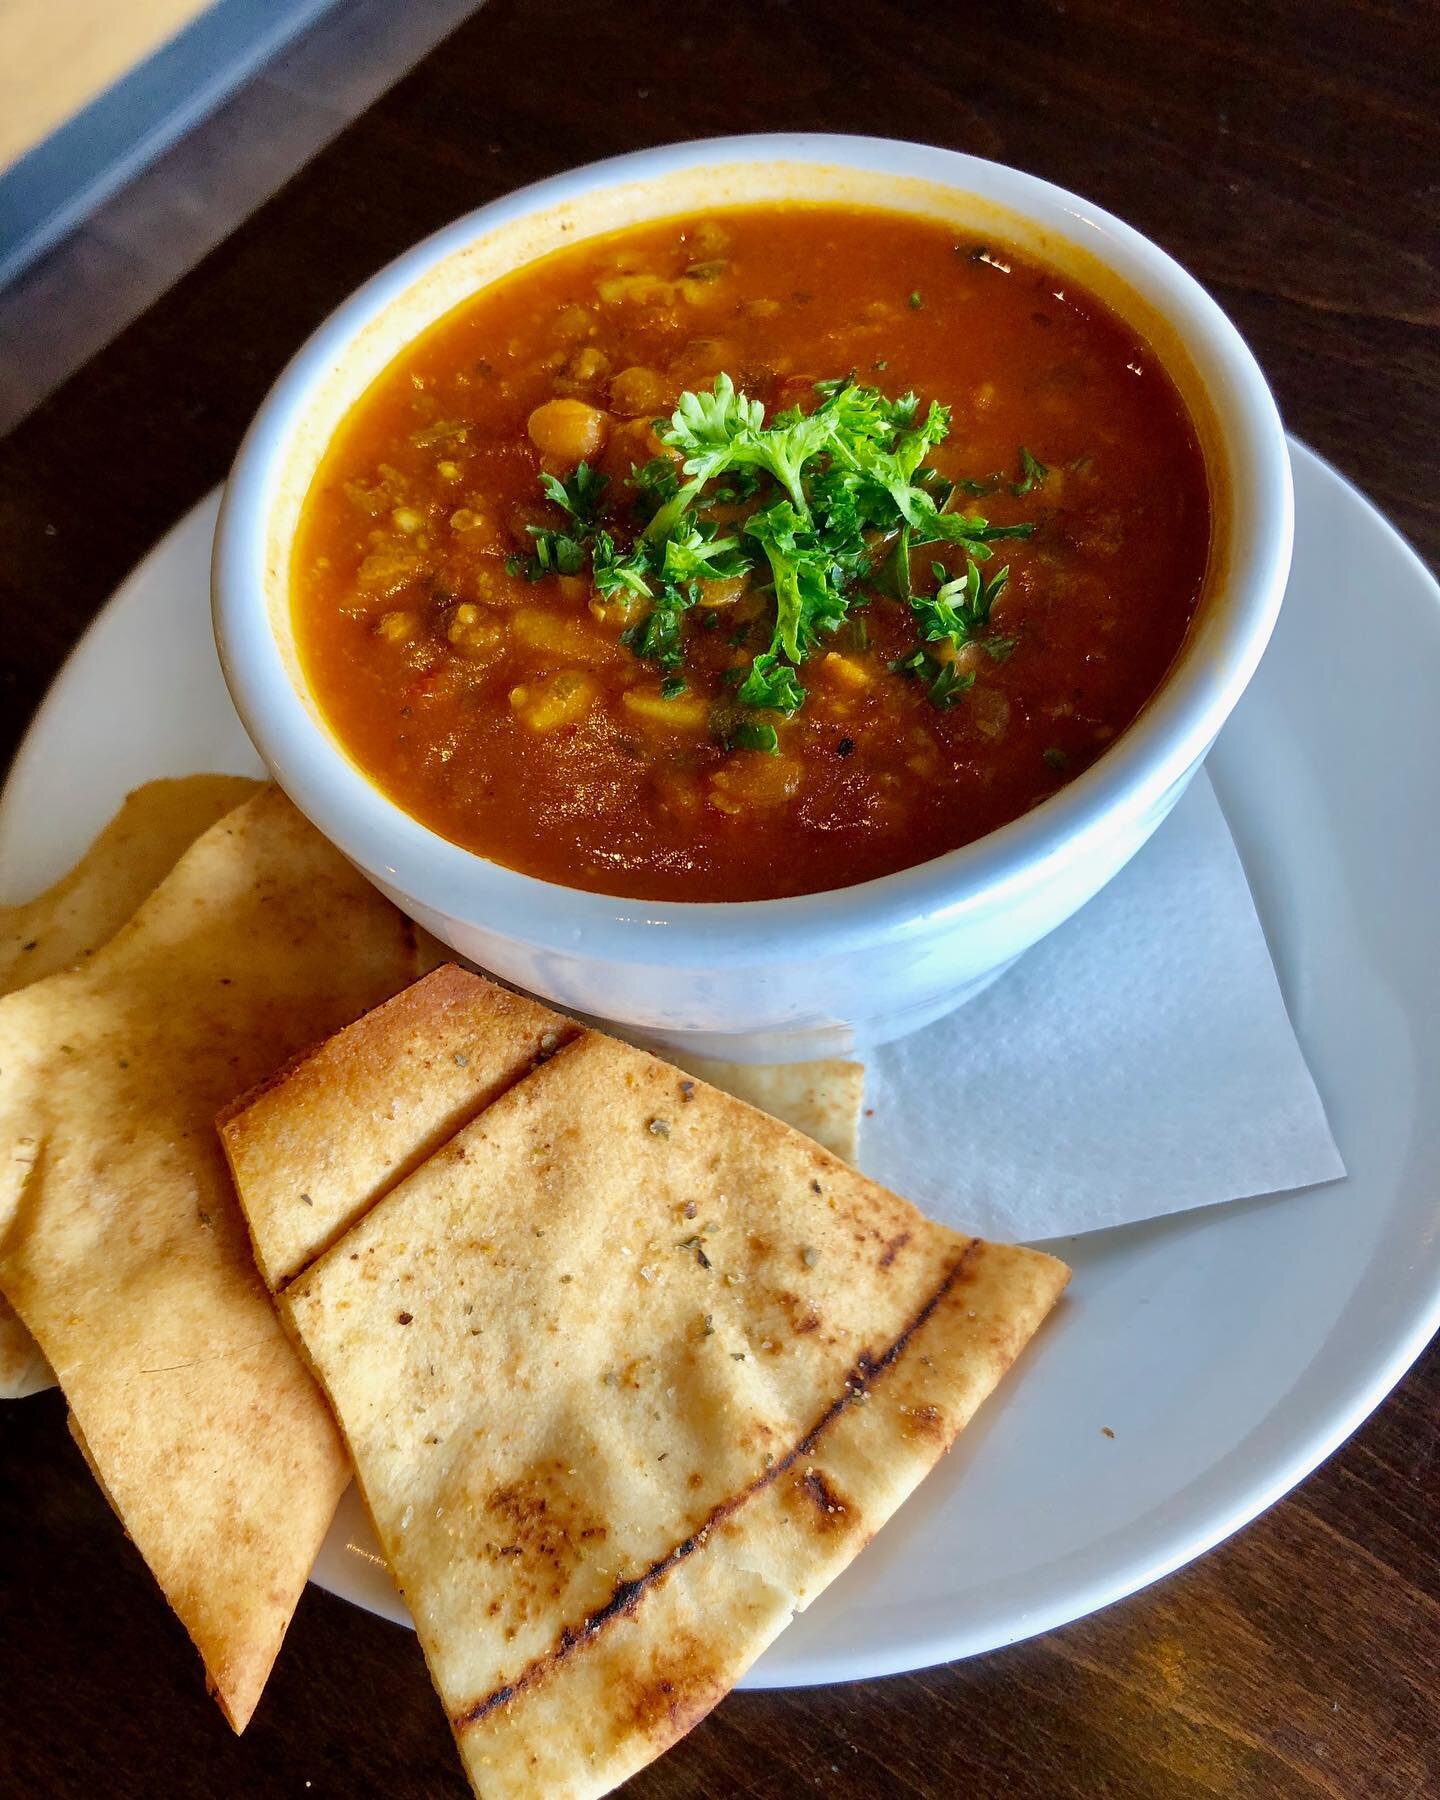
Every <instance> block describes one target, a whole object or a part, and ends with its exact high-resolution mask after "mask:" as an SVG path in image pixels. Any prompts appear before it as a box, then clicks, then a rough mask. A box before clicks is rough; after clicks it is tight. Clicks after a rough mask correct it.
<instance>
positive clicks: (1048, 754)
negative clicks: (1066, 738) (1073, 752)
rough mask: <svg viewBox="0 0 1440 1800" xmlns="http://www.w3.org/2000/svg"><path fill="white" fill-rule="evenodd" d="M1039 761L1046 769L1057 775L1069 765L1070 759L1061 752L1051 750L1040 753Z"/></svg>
mask: <svg viewBox="0 0 1440 1800" xmlns="http://www.w3.org/2000/svg"><path fill="white" fill-rule="evenodd" d="M1040 760H1041V761H1042V762H1043V763H1044V764H1045V766H1046V768H1047V769H1054V770H1055V771H1056V772H1057V774H1058V772H1059V771H1060V770H1061V769H1063V768H1065V766H1066V765H1067V764H1068V763H1069V761H1070V758H1069V757H1068V756H1067V755H1066V754H1065V752H1064V751H1063V750H1056V749H1054V748H1051V749H1048V750H1042V751H1041V752H1040Z"/></svg>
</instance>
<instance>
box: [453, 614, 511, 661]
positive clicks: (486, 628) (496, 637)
mask: <svg viewBox="0 0 1440 1800" xmlns="http://www.w3.org/2000/svg"><path fill="white" fill-rule="evenodd" d="M445 635H446V637H447V638H448V639H449V640H450V642H451V644H452V645H453V646H454V647H455V649H457V650H458V651H459V652H460V653H461V655H462V656H467V657H469V658H470V660H471V661H472V662H477V663H492V662H498V660H499V659H500V658H501V657H502V656H503V655H504V654H505V626H504V624H503V622H502V621H501V620H500V619H497V618H496V616H495V614H494V613H492V612H490V611H489V610H488V609H487V608H485V607H483V606H472V605H471V603H470V602H469V601H468V600H467V601H466V602H465V603H464V604H463V605H461V606H457V607H456V608H455V610H454V612H453V613H452V614H451V615H450V623H449V625H448V626H447V627H446V631H445Z"/></svg>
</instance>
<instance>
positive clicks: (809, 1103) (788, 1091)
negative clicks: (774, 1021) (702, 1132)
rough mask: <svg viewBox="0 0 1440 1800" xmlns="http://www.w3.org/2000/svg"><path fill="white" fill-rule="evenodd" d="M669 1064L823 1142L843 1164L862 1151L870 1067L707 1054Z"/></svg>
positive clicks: (675, 1057) (671, 1057) (675, 1058)
mask: <svg viewBox="0 0 1440 1800" xmlns="http://www.w3.org/2000/svg"><path fill="white" fill-rule="evenodd" d="M666 1060H668V1061H670V1062H673V1063H674V1064H675V1065H676V1067H677V1068H681V1069H684V1070H685V1072H686V1073H687V1074H689V1075H698V1076H699V1077H700V1079H701V1080H702V1081H708V1082H709V1084H710V1086H711V1087H718V1088H723V1089H724V1091H725V1092H726V1093H727V1094H734V1096H735V1097H736V1099H737V1100H744V1101H745V1102H747V1104H749V1105H750V1106H758V1107H759V1108H760V1110H761V1112H767V1113H769V1114H771V1116H772V1117H774V1118H777V1119H783V1120H784V1121H785V1123H786V1124H787V1125H793V1126H794V1127H795V1129H796V1130H797V1131H803V1132H804V1133H805V1136H806V1137H808V1138H814V1140H815V1142H816V1143H817V1144H823V1145H824V1146H825V1148H826V1149H827V1150H828V1151H829V1152H830V1154H831V1155H832V1156H838V1157H839V1158H840V1160H841V1162H848V1163H853V1162H854V1161H855V1157H856V1154H857V1152H858V1150H859V1147H860V1108H861V1102H862V1101H863V1100H864V1097H865V1065H864V1064H863V1063H858V1062H842V1061H841V1060H839V1059H838V1058H833V1057H832V1058H826V1059H825V1060H824V1061H820V1062H798V1063H737V1062H718V1061H714V1060H712V1059H711V1058H710V1057H708V1056H679V1055H675V1054H673V1053H666Z"/></svg>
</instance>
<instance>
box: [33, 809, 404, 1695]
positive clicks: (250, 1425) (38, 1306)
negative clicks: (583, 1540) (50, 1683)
mask: <svg viewBox="0 0 1440 1800" xmlns="http://www.w3.org/2000/svg"><path fill="white" fill-rule="evenodd" d="M412 971H413V947H412V940H411V937H410V933H409V928H408V926H407V925H406V923H405V921H404V920H403V919H402V918H401V916H400V914H399V913H398V912H396V911H395V909H394V908H393V907H391V906H390V905H389V903H388V902H387V901H385V900H383V899H381V898H380V896H379V895H377V894H376V893H375V891H374V890H373V889H372V888H370V887H369V886H368V885H367V884H366V883H365V882H364V881H363V880H362V879H361V878H360V877H359V876H358V875H356V874H355V872H354V871H353V869H352V868H351V867H350V865H349V864H348V863H347V862H346V861H345V860H344V858H343V857H341V856H340V855H339V853H338V852H337V851H335V850H333V849H332V848H331V847H330V846H329V845H328V844H326V843H325V841H324V840H323V839H322V838H321V837H320V836H319V835H318V834H317V833H316V832H315V831H313V830H312V828H311V827H310V826H309V825H308V824H306V822H305V821H304V820H303V819H302V818H301V816H300V815H299V813H297V812H296V811H295V809H294V808H293V807H292V806H291V805H290V803H289V801H287V800H286V799H285V798H284V796H283V795H281V794H280V793H279V792H278V790H275V789H266V790H264V791H262V792H261V793H260V794H259V795H258V796H257V797H256V798H255V799H253V800H251V801H249V802H248V803H247V804H246V805H244V806H242V807H241V808H240V809H239V810H238V811H236V812H234V813H231V814H230V815H228V816H227V817H226V818H224V819H223V820H222V821H221V822H220V823H219V824H218V825H216V826H214V827H213V828H212V829H211V830H210V831H208V832H206V833H205V835H204V836H203V837H201V838H200V839H199V840H198V841H197V842H196V843H195V844H194V845H193V846H192V848H191V849H190V850H188V851H187V852H186V853H185V855H184V856H182V857H181V859H180V861H179V862H178V863H177V864H176V866H175V868H174V869H173V870H172V871H171V873H170V875H169V876H167V877H166V879H165V880H164V881H163V882H162V883H161V885H160V886H159V887H158V888H157V889H156V891H155V892H154V894H152V896H151V897H150V899H149V900H148V901H146V903H145V904H144V906H142V907H141V909H140V911H139V913H138V914H137V915H136V916H135V918H134V919H133V920H132V921H131V922H130V924H129V925H127V926H126V927H124V928H123V929H122V930H121V931H120V932H119V933H118V934H117V935H116V936H115V937H114V938H113V939H112V940H111V941H110V943H109V944H108V945H107V946H106V947H105V948H104V949H103V950H101V951H99V952H97V953H96V954H95V955H94V956H93V957H91V958H90V959H89V960H87V961H86V962H85V963H83V964H82V965H81V966H80V967H78V968H75V969H72V970H70V971H67V972H65V973H62V974H57V975H52V976H50V977H48V978H47V979H46V980H45V981H43V982H38V983H36V984H34V985H33V986H31V987H27V988H22V989H21V990H20V991H19V992H18V993H14V994H11V995H9V996H8V997H7V998H6V999H4V1000H3V1001H0V1068H3V1070H4V1076H5V1078H4V1082H3V1084H0V1287H3V1288H4V1290H5V1292H6V1293H7V1294H8V1295H9V1297H10V1299H11V1301H12V1302H13V1303H14V1305H15V1308H16V1310H17V1311H18V1312H19V1314H20V1315H21V1317H22V1318H23V1319H24V1321H25V1323H26V1325H27V1326H28V1327H29V1328H30V1330H31V1331H32V1332H33V1333H34V1335H35V1337H36V1339H37V1340H38V1342H39V1344H40V1347H41V1349H42V1350H43V1351H44V1353H45V1355H46V1356H47V1357H48V1358H49V1361H50V1363H51V1366H52V1367H53V1368H54V1370H55V1373H56V1376H57V1378H58V1379H59V1382H60V1385H61V1387H62V1388H63V1389H64V1391H65V1397H66V1399H67V1401H68V1402H69V1405H70V1408H71V1411H72V1413H73V1415H74V1418H75V1422H76V1429H77V1432H78V1434H79V1436H80V1438H81V1440H82V1441H83V1443H84V1445H85V1448H86V1453H87V1455H88V1457H89V1459H90V1461H91V1464H92V1466H93V1467H94V1469H95V1471H96V1474H97V1476H98V1477H99V1480H100V1482H101V1485H102V1487H103V1488H104V1490H105V1493H106V1495H107V1497H108V1498H109V1500H110V1502H111V1504H112V1505H113V1506H114V1508H115V1510H116V1512H117V1513H118V1514H119V1516H120V1519H121V1521H122V1522H123V1524H124V1526H125V1528H126V1530H127V1531H128V1532H129V1534H130V1536H131V1537H132V1538H133V1539H134V1541H135V1543H136V1545H137V1547H138V1548H139V1550H140V1552H141V1554H142V1555H143V1556H144V1558H145V1560H146V1562H147V1563H148V1564H149V1565H150V1568H151V1570H152V1572H153V1573H154V1575H155V1577H156V1580H157V1581H158V1582H159V1584H160V1586H161V1588H162V1590H163V1591H164V1593H165V1596H166V1598H167V1599H168V1600H169V1602H170V1604H171V1605H172V1606H173V1607H174V1609H175V1611H176V1612H177V1613H178V1615H179V1616H180V1619H181V1621H182V1622H183V1624H184V1625H185V1627H186V1629H187V1630H188V1631H189V1633H190V1635H191V1637H192V1638H193V1639H194V1641H195V1644H196V1647H197V1648H198V1650H199V1651H200V1654H201V1656H202V1658H203V1659H204V1662H205V1667H206V1670H207V1672H208V1675H209V1679H210V1682H211V1685H212V1686H213V1688H214V1690H215V1694H216V1698H217V1700H218V1701H219V1703H220V1706H221V1708H222V1710H223V1711H224V1713H225V1716H226V1718H227V1719H229V1721H230V1722H231V1724H232V1725H233V1726H234V1727H235V1728H236V1729H237V1730H238V1729H240V1728H241V1727H242V1726H243V1725H244V1723H245V1721H246V1720H247V1719H248V1717H249V1715H250V1713H251V1711H252V1710H253V1708H254V1705H255V1703H256V1700H257V1699H258V1697H259V1694H260V1691H261V1688H262V1687H263V1686H264V1682H265V1678H266V1675H267V1674H268V1672H269V1669H270V1665H271V1663H272V1662H273V1660H274V1657H275V1654H276V1651H277V1650H278V1649H279V1646H280V1640H281V1638H282V1636H283V1634H284V1631H285V1627H286V1625H287V1624H288V1622H289V1619H290V1614H291V1612H292V1610H293V1608H294V1606H295V1602H296V1600H297V1599H298V1597H299V1594H300V1591H301V1588H302V1587H303V1585H304V1582H305V1578H306V1575H307V1574H308V1572H309V1569H310V1566H311V1562H312V1561H313V1558H314V1555H315V1552H316V1550H317V1548H318V1547H319V1544H320V1541H321V1538H322V1537H323V1535H324V1532H325V1530H326V1528H327V1526H328V1524H329V1521H330V1517H331V1514H332V1512H333V1509H334V1506H335V1503H336V1501H337V1499H338V1498H339V1495H340V1492H341V1490H342V1488H343V1487H344V1485H345V1482H346V1479H347V1469H346V1465H345V1458H344V1453H343V1449H342V1446H341V1444H340V1441H339V1438H338V1436H337V1434H336V1431H335V1427H334V1423H333V1421H332V1419H331V1417H330V1414H329V1412H328V1410H327V1408H326V1406H325V1403H324V1400H323V1399H322V1397H321V1395H320V1393H319V1392H318V1390H317V1389H316V1387H315V1385H314V1383H313V1382H312V1380H311V1379H310V1377H309V1375H308V1374H307V1373H306V1370H305V1368H304V1365H303V1364H302V1363H301V1361H300V1359H299V1358H298V1357H297V1355H296V1354H295V1351H294V1349H293V1347H292V1345H291V1343H290V1341H289V1339H288V1338H287V1337H286V1335H285V1332H284V1331H283V1330H282V1328H281V1326H280V1323H279V1321H278V1320H277V1319H276V1316H275V1312H274V1309H273V1307H272V1305H271V1303H270V1300H269V1297H268V1295H267V1293H266V1290H265V1287H264V1284H263V1283H262V1281H261V1280H260V1277H259V1274H258V1272H257V1271H256V1268H255V1264H254V1259H253V1257H252V1255H251V1253H250V1245H249V1242H248V1239H247V1235H246V1230H245V1224H244V1220H243V1219H242V1217H241V1215H240V1212H239V1209H238V1207H237V1206H236V1204H235V1198H234V1191H233V1188H232V1186H231V1183H230V1180H229V1176H228V1173H227V1171H226V1168H225V1163H224V1159H223V1157H222V1155H221V1153H220V1148H219V1145H218V1144H217V1142H216V1140H215V1134H214V1125H213V1120H214V1116H215V1113H216V1110H217V1109H218V1108H219V1107H220V1106H221V1105H222V1104H223V1103H224V1102H225V1101H226V1100H227V1099H228V1098H229V1096H231V1095H232V1094H234V1093H235V1092H236V1091H237V1089H240V1088H244V1087H246V1086H247V1085H249V1084H251V1083H253V1082H254V1081H255V1080H256V1079H257V1078H258V1077H259V1076H261V1075H262V1074H263V1073H264V1071H265V1070H267V1069H269V1068H273V1067H274V1065H275V1064H276V1063H277V1062H278V1061H280V1060H281V1059H283V1058H284V1057H285V1056H287V1055H290V1054H291V1053H293V1052H294V1051H295V1050H296V1049H297V1048H298V1047H299V1046H300V1045H301V1044H303V1043H304V1042H306V1041H307V1040H309V1039H312V1038H315V1037H318V1036H320V1035H322V1034H324V1033H326V1032H329V1031H333V1030H335V1029H337V1028H338V1027H339V1026H341V1025H342V1024H344V1023H345V1022H346V1021H347V1020H349V1019H351V1018H353V1017H354V1016H355V1015H356V1014H357V1013H359V1012H361V1011H363V1010H364V1009H365V1008H366V1007H369V1006H373V1005H374V1004H375V1003H377V1002H378V1001H380V1000H382V999H384V998H385V997H386V996H387V995H389V994H391V993H393V992H394V991H395V989H396V988H397V987H399V986H400V985H401V984H402V983H403V982H405V981H406V980H407V979H409V977H410V975H411V973H412Z"/></svg>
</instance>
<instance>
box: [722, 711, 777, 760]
mask: <svg viewBox="0 0 1440 1800" xmlns="http://www.w3.org/2000/svg"><path fill="white" fill-rule="evenodd" d="M730 744H731V747H732V748H733V749H736V750H763V751H764V753H765V755H766V756H778V755H779V754H780V735H779V733H778V732H777V731H776V729H775V727H774V726H773V725H759V724H756V723H755V721H754V720H752V719H746V720H745V721H744V722H743V723H742V724H739V725H737V726H736V727H735V729H734V731H732V732H731V734H730Z"/></svg>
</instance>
